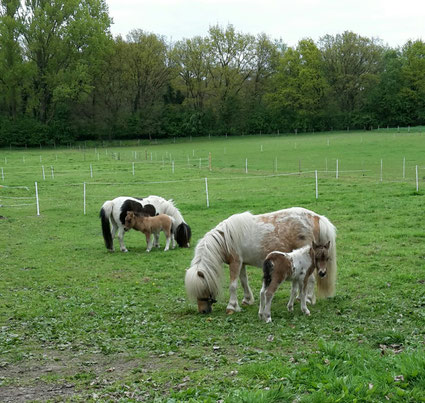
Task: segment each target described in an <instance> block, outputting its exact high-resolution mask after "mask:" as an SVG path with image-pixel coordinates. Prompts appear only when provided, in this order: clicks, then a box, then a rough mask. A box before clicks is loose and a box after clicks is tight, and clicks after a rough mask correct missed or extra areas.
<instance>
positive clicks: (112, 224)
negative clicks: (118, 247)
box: [110, 220, 118, 251]
mask: <svg viewBox="0 0 425 403" xmlns="http://www.w3.org/2000/svg"><path fill="white" fill-rule="evenodd" d="M110 222H111V237H112V248H111V251H113V250H114V238H115V234H116V233H117V229H118V225H117V224H116V222H115V221H114V220H111V221H110Z"/></svg>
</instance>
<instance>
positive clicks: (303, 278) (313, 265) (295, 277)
mask: <svg viewBox="0 0 425 403" xmlns="http://www.w3.org/2000/svg"><path fill="white" fill-rule="evenodd" d="M329 246H330V241H328V242H327V243H326V244H325V245H318V244H316V243H315V242H314V241H313V244H312V245H307V246H303V247H302V248H300V249H295V250H293V251H292V252H290V253H285V252H279V251H273V252H270V253H269V254H268V255H267V256H266V260H265V261H264V263H263V287H262V288H261V292H260V309H259V311H258V316H259V318H260V319H262V320H264V321H265V322H266V323H270V322H271V321H272V317H271V313H270V310H271V304H272V299H273V296H274V294H275V292H276V291H277V289H278V288H279V286H280V284H281V283H282V282H283V281H285V280H292V288H291V297H290V299H289V302H288V305H287V307H288V311H290V312H292V311H293V310H294V301H295V298H296V297H297V294H298V290H299V293H300V294H299V295H300V301H301V311H302V312H304V313H305V314H306V315H310V311H309V309H308V308H307V287H308V285H310V286H311V283H310V279H311V278H313V277H310V276H311V275H312V274H313V272H314V270H317V274H318V275H319V277H321V278H323V277H325V276H326V274H327V267H326V264H327V261H328V260H329V254H328V252H329ZM312 286H313V287H314V283H313V284H312Z"/></svg>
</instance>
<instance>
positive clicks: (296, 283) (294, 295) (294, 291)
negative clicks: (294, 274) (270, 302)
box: [287, 280, 298, 312]
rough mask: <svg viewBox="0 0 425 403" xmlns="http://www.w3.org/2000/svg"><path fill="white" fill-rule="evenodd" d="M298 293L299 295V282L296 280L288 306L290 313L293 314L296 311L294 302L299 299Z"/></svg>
mask: <svg viewBox="0 0 425 403" xmlns="http://www.w3.org/2000/svg"><path fill="white" fill-rule="evenodd" d="M297 293H298V282H297V281H295V280H294V281H293V282H292V286H291V296H290V297H289V302H288V305H287V308H288V311H289V312H292V311H293V310H294V301H295V298H297Z"/></svg>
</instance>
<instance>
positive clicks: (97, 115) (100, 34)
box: [0, 0, 425, 146]
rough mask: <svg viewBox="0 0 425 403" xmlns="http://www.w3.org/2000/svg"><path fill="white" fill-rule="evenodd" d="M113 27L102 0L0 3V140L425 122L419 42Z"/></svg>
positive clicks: (4, 0)
mask: <svg viewBox="0 0 425 403" xmlns="http://www.w3.org/2000/svg"><path fill="white" fill-rule="evenodd" d="M110 24H111V21H110V17H109V15H108V13H107V5H106V3H105V1H104V0H84V1H77V0H70V1H63V0H61V1H56V2H46V1H30V0H28V1H26V2H19V1H17V0H1V2H0V122H6V123H5V124H4V125H3V127H1V128H0V131H1V133H2V136H3V139H1V143H0V145H3V146H4V145H7V144H11V143H13V144H15V145H20V146H22V145H25V144H27V145H30V144H31V145H37V144H40V143H41V144H53V143H55V144H56V143H58V142H61V143H63V144H64V143H69V142H73V141H75V140H84V139H85V140H103V141H104V140H112V139H131V138H138V139H140V138H149V139H150V140H151V139H153V138H167V137H176V136H177V137H184V136H204V135H211V134H212V135H225V134H226V135H227V134H228V135H232V134H239V133H243V134H258V133H277V132H279V133H288V132H294V131H295V132H306V131H312V130H315V131H326V130H337V129H344V130H346V129H347V128H348V129H363V128H374V127H377V126H380V127H385V126H393V127H395V126H407V125H412V126H413V125H420V124H423V123H424V119H425V101H424V99H425V83H424V78H423V77H424V76H425V66H424V54H425V51H424V43H423V41H421V40H416V41H409V42H407V43H406V44H405V45H404V46H403V47H402V48H401V49H391V48H388V47H387V46H384V45H383V44H382V41H381V40H379V39H375V38H367V37H363V36H360V35H358V34H355V33H354V32H349V31H346V32H344V33H342V34H338V35H335V36H332V35H325V36H324V37H322V38H320V40H319V41H318V42H317V43H315V42H314V41H313V40H311V39H308V38H307V39H303V40H300V41H299V43H298V44H297V45H296V46H294V47H289V48H288V47H287V46H286V45H285V44H284V43H283V42H282V41H276V40H274V39H273V38H269V37H268V36H267V35H265V34H260V35H258V36H257V37H255V36H253V35H250V34H247V33H242V32H239V31H238V30H237V29H236V28H235V27H234V26H233V25H231V24H229V25H228V26H226V27H221V26H219V25H215V26H211V27H210V29H209V31H208V33H207V35H205V36H204V37H201V36H196V37H193V38H188V39H185V40H181V41H178V42H176V43H169V41H168V40H167V38H165V37H163V36H161V35H158V34H154V33H150V32H145V31H143V30H141V29H134V30H133V31H131V32H130V33H129V35H127V37H126V38H125V39H123V38H121V37H117V38H115V39H112V38H111V34H110V31H109V27H110ZM21 121H22V122H21ZM28 121H34V122H35V124H34V126H33V130H32V133H29V132H28V131H30V127H29V126H28V125H27V124H26V123H25V122H28ZM40 125H41V126H42V127H43V128H44V129H43V131H42V132H41V131H40V130H39V127H40ZM23 126H25V127H26V130H25V132H26V133H25V135H24V136H22V137H19V136H17V135H16V134H17V133H19V132H22V127H23Z"/></svg>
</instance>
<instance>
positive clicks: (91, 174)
mask: <svg viewBox="0 0 425 403" xmlns="http://www.w3.org/2000/svg"><path fill="white" fill-rule="evenodd" d="M90 178H93V167H92V165H91V164H90Z"/></svg>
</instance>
